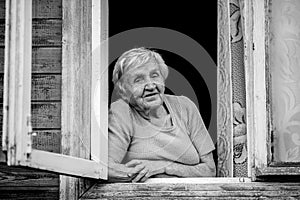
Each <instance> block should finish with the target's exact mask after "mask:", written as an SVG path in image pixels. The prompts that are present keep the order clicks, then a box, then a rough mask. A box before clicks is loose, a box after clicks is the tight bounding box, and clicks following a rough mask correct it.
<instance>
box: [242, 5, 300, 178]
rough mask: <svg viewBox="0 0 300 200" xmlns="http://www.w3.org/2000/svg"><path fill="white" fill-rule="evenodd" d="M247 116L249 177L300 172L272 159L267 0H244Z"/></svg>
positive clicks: (299, 169)
mask: <svg viewBox="0 0 300 200" xmlns="http://www.w3.org/2000/svg"><path fill="white" fill-rule="evenodd" d="M245 2H246V3H245V9H244V16H245V18H246V19H245V30H246V31H245V32H246V33H247V34H246V35H245V59H244V60H245V69H246V104H247V107H246V116H247V133H248V147H249V169H251V171H249V173H250V174H249V177H250V176H251V177H252V179H253V180H256V178H259V177H260V176H268V175H300V167H297V166H288V165H287V166H276V165H273V164H272V160H271V153H272V152H271V134H272V133H271V131H272V121H271V120H272V118H271V116H270V115H271V112H270V105H269V104H270V103H271V102H270V97H269V94H268V92H269V91H268V85H269V83H268V81H269V78H270V74H269V69H268V67H269V60H268V59H269V56H268V53H269V40H270V36H269V34H270V33H269V27H268V26H269V20H270V17H269V6H270V3H271V1H270V0H251V1H245Z"/></svg>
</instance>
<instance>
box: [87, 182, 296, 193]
mask: <svg viewBox="0 0 300 200" xmlns="http://www.w3.org/2000/svg"><path fill="white" fill-rule="evenodd" d="M183 179H184V178H183ZM281 189H289V190H291V191H298V190H299V189H300V183H299V182H298V183H296V182H294V183H292V182H291V183H279V182H277V183H276V182H245V183H210V182H206V183H156V184H153V183H106V184H105V183H98V184H96V185H95V186H94V187H93V190H94V191H96V190H97V191H98V192H99V193H101V192H104V191H129V190H132V191H135V190H139V191H199V190H200V191H222V190H226V191H231V190H232V191H233V190H240V191H251V190H264V191H273V190H281Z"/></svg>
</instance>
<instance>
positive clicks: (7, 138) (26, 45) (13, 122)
mask: <svg viewBox="0 0 300 200" xmlns="http://www.w3.org/2000/svg"><path fill="white" fill-rule="evenodd" d="M93 2H94V3H95V2H96V1H93ZM107 5H108V2H107V1H106V0H104V1H101V4H99V1H98V4H97V5H96V6H94V7H93V11H94V12H95V13H96V18H93V21H92V23H95V24H96V27H107V24H108V23H107V17H105V22H102V19H101V20H99V19H97V18H98V17H100V16H101V17H104V16H107V15H108V13H107ZM100 11H103V12H100ZM98 12H100V13H101V15H98V14H97V13H98ZM100 23H101V24H100ZM31 29H32V0H26V1H19V0H6V32H5V66H4V68H5V77H4V105H3V108H4V109H3V110H4V114H3V115H4V116H3V117H4V121H3V150H5V151H7V158H8V159H7V164H8V165H10V166H11V165H13V166H18V165H20V166H27V167H32V168H37V169H42V170H48V171H53V172H58V173H61V174H67V175H71V176H79V177H88V178H93V179H100V178H101V179H107V161H106V159H100V160H96V161H93V160H88V159H83V158H78V157H73V156H72V155H62V154H57V153H50V152H45V151H41V150H35V149H32V148H31V135H32V134H33V132H32V127H31V117H30V115H31V64H32V63H31V49H32V35H31V32H32V30H31ZM101 31H102V32H101V35H102V37H101V41H100V40H98V39H96V38H98V37H100V35H98V33H99V32H97V31H95V32H93V34H94V35H93V38H92V42H95V44H96V45H98V46H99V47H101V48H100V49H101V51H100V54H97V51H94V52H95V53H96V54H95V53H93V54H92V60H93V61H94V60H95V59H93V58H95V57H96V58H101V64H100V65H99V63H98V62H95V63H94V64H93V65H92V70H97V68H100V72H101V73H102V74H104V75H103V77H104V79H103V80H101V83H102V85H101V87H100V88H101V93H102V92H103V93H104V95H102V97H101V105H100V107H101V112H102V113H103V114H102V116H101V117H106V118H105V120H104V121H103V124H102V122H101V129H102V134H101V135H100V138H98V139H100V141H101V145H103V146H101V149H102V150H103V149H105V148H107V130H108V126H107V115H108V111H107V107H108V106H107V102H108V100H107V99H108V95H107V93H108V92H107V88H108V81H107V76H108V72H107V70H106V69H107V65H106V64H107V61H108V48H107V43H106V45H103V46H101V44H100V42H104V41H105V42H107V40H106V39H107V28H105V29H104V30H101ZM103 31H106V32H105V34H103ZM95 34H96V35H95ZM98 52H99V51H98ZM102 58H105V59H102ZM70 84H72V81H71V82H70ZM93 84H94V82H93ZM106 92H107V93H106ZM102 100H103V102H102ZM89 132H91V130H89ZM92 136H93V137H95V135H94V134H93V135H92ZM92 139H93V138H92ZM100 141H99V140H98V142H97V143H96V144H95V145H96V146H97V145H98V146H100ZM93 151H96V152H97V151H99V148H98V149H95V148H92V152H91V154H93ZM103 152H104V153H103ZM103 152H101V153H100V154H103V155H104V154H105V152H107V150H106V151H105V150H104V151H103ZM96 154H97V153H94V155H96ZM106 157H107V156H106Z"/></svg>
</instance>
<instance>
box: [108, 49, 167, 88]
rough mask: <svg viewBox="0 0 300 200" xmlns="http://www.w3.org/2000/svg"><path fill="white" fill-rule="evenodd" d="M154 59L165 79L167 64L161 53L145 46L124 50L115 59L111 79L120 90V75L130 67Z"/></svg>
mask: <svg viewBox="0 0 300 200" xmlns="http://www.w3.org/2000/svg"><path fill="white" fill-rule="evenodd" d="M151 60H154V61H156V62H157V64H158V66H159V67H160V72H161V74H162V76H163V78H164V79H165V80H166V78H167V77H168V74H169V69H168V66H167V65H166V64H165V61H164V60H163V59H162V57H161V55H160V54H159V53H157V52H155V51H153V50H150V49H147V48H145V47H140V48H134V49H131V50H128V51H126V52H124V53H123V54H122V55H121V56H120V57H119V59H118V60H117V62H116V64H115V67H114V70H113V76H112V81H113V83H114V85H115V86H117V88H118V89H119V90H122V89H123V87H122V82H123V81H122V76H123V75H124V74H125V73H126V72H127V71H128V70H129V69H131V68H134V67H138V66H141V65H144V64H146V63H148V62H149V61H151ZM120 92H121V91H120Z"/></svg>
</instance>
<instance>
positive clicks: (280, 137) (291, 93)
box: [270, 0, 300, 162]
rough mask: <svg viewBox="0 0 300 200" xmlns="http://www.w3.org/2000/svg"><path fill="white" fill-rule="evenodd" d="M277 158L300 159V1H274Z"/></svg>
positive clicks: (273, 88) (272, 46)
mask: <svg viewBox="0 0 300 200" xmlns="http://www.w3.org/2000/svg"><path fill="white" fill-rule="evenodd" d="M270 34H271V35H270V36H271V40H270V70H271V93H272V95H271V96H272V118H273V159H274V161H276V162H300V1H299V0H273V1H272V7H271V22H270Z"/></svg>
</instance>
